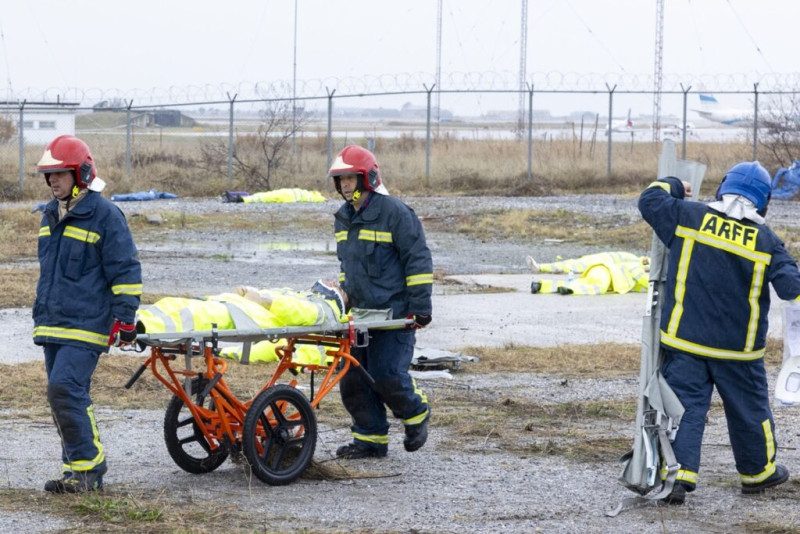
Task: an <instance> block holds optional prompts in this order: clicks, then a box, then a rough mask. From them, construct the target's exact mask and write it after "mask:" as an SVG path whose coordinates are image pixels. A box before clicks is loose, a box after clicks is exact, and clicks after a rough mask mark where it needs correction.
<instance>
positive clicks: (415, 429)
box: [403, 412, 431, 452]
mask: <svg viewBox="0 0 800 534" xmlns="http://www.w3.org/2000/svg"><path fill="white" fill-rule="evenodd" d="M430 418H431V413H430V412H428V415H427V416H425V419H424V420H423V421H422V422H421V423H420V424H418V425H406V437H405V439H403V447H405V448H406V450H407V451H408V452H414V451H416V450H419V449H421V448H422V446H423V445H425V442H426V441H428V419H430Z"/></svg>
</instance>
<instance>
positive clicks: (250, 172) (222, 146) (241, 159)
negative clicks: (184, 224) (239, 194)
mask: <svg viewBox="0 0 800 534" xmlns="http://www.w3.org/2000/svg"><path fill="white" fill-rule="evenodd" d="M259 115H260V118H261V124H259V126H258V130H257V131H256V132H255V133H252V134H238V133H237V134H236V138H235V141H234V150H233V170H234V173H235V175H236V177H237V178H238V179H240V180H241V181H243V182H244V184H245V187H247V188H248V189H253V190H256V191H270V190H271V189H273V181H274V179H275V177H276V175H277V174H279V173H280V172H281V171H286V172H290V171H288V170H286V169H284V164H285V163H286V161H287V158H288V157H289V156H288V155H287V154H288V153H289V151H288V150H286V149H287V148H288V147H289V145H290V144H291V140H292V138H293V137H294V136H296V135H297V134H298V133H299V132H301V131H302V130H303V127H304V126H305V125H306V124H307V123H308V121H309V115H308V113H306V112H305V111H304V110H299V111H298V110H295V109H293V108H292V105H291V102H289V101H285V100H284V101H270V102H268V103H267V105H266V107H265V108H264V109H263V110H261V112H260V113H259ZM228 150H229V149H228V145H227V142H224V141H220V140H217V141H212V142H208V143H204V144H203V146H202V148H201V157H200V167H201V168H203V169H204V170H213V171H214V172H220V171H222V169H225V173H227V162H228Z"/></svg>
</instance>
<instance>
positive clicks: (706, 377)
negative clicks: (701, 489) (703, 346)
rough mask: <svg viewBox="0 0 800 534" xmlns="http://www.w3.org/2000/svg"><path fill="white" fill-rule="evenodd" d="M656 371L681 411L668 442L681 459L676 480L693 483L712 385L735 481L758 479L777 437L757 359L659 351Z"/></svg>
mask: <svg viewBox="0 0 800 534" xmlns="http://www.w3.org/2000/svg"><path fill="white" fill-rule="evenodd" d="M661 372H662V374H663V375H664V378H665V379H666V380H667V383H668V384H669V385H670V387H671V388H672V390H673V391H674V392H675V394H676V395H677V396H678V398H679V399H680V401H681V403H682V404H683V407H684V408H685V410H686V412H685V413H684V414H683V418H682V419H681V422H680V427H679V428H678V432H677V435H676V437H675V441H674V443H673V444H672V448H673V450H674V452H675V457H676V459H677V460H678V463H680V464H681V468H680V471H679V473H678V480H680V481H682V482H684V483H686V484H687V485H689V486H690V487H694V485H695V483H696V479H697V473H698V471H699V469H700V448H701V445H702V441H703V431H704V430H705V422H706V414H707V413H708V410H709V407H710V406H711V394H712V391H713V388H714V386H716V388H717V392H718V393H719V396H720V397H721V398H722V403H723V407H724V410H725V418H726V420H727V423H728V436H729V438H730V442H731V448H732V449H733V457H734V460H735V462H736V470H737V471H738V472H739V476H740V478H741V481H742V482H744V483H754V482H760V481H762V480H764V479H766V478H768V477H769V476H770V475H771V474H772V473H773V472H774V471H775V453H776V450H777V442H776V440H775V436H774V429H775V424H774V422H773V419H772V411H771V410H770V407H769V389H768V385H767V374H766V370H765V368H764V359H763V358H759V359H757V360H749V361H735V360H721V359H719V360H718V359H713V358H704V357H701V356H694V355H690V354H686V353H683V352H678V351H673V350H665V354H664V362H663V364H662V367H661Z"/></svg>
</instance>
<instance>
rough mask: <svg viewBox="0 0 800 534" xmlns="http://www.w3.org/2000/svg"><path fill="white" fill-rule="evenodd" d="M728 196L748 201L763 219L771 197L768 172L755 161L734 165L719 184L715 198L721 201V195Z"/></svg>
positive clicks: (770, 182) (770, 183) (770, 181)
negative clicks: (735, 196)
mask: <svg viewBox="0 0 800 534" xmlns="http://www.w3.org/2000/svg"><path fill="white" fill-rule="evenodd" d="M730 194H733V195H742V196H743V197H745V198H746V199H749V200H750V201H751V202H752V203H753V204H754V205H755V207H756V211H757V212H758V213H759V215H761V216H762V217H763V216H764V214H765V213H766V212H767V205H768V204H769V200H770V197H771V196H772V180H771V179H770V175H769V172H767V170H766V169H765V168H764V167H762V166H761V164H760V163H759V162H757V161H746V162H743V163H738V164H736V165H734V166H733V167H731V169H730V170H729V171H728V172H727V173H726V174H725V177H724V178H723V179H722V182H720V184H719V188H718V189H717V193H716V195H715V197H716V199H717V200H722V195H730Z"/></svg>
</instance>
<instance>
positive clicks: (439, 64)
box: [434, 0, 442, 131]
mask: <svg viewBox="0 0 800 534" xmlns="http://www.w3.org/2000/svg"><path fill="white" fill-rule="evenodd" d="M434 83H436V91H437V92H436V128H437V131H438V128H439V123H440V122H441V109H442V100H441V99H442V93H440V92H439V91H441V90H442V0H439V2H438V6H437V8H436V80H435V82H434Z"/></svg>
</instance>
